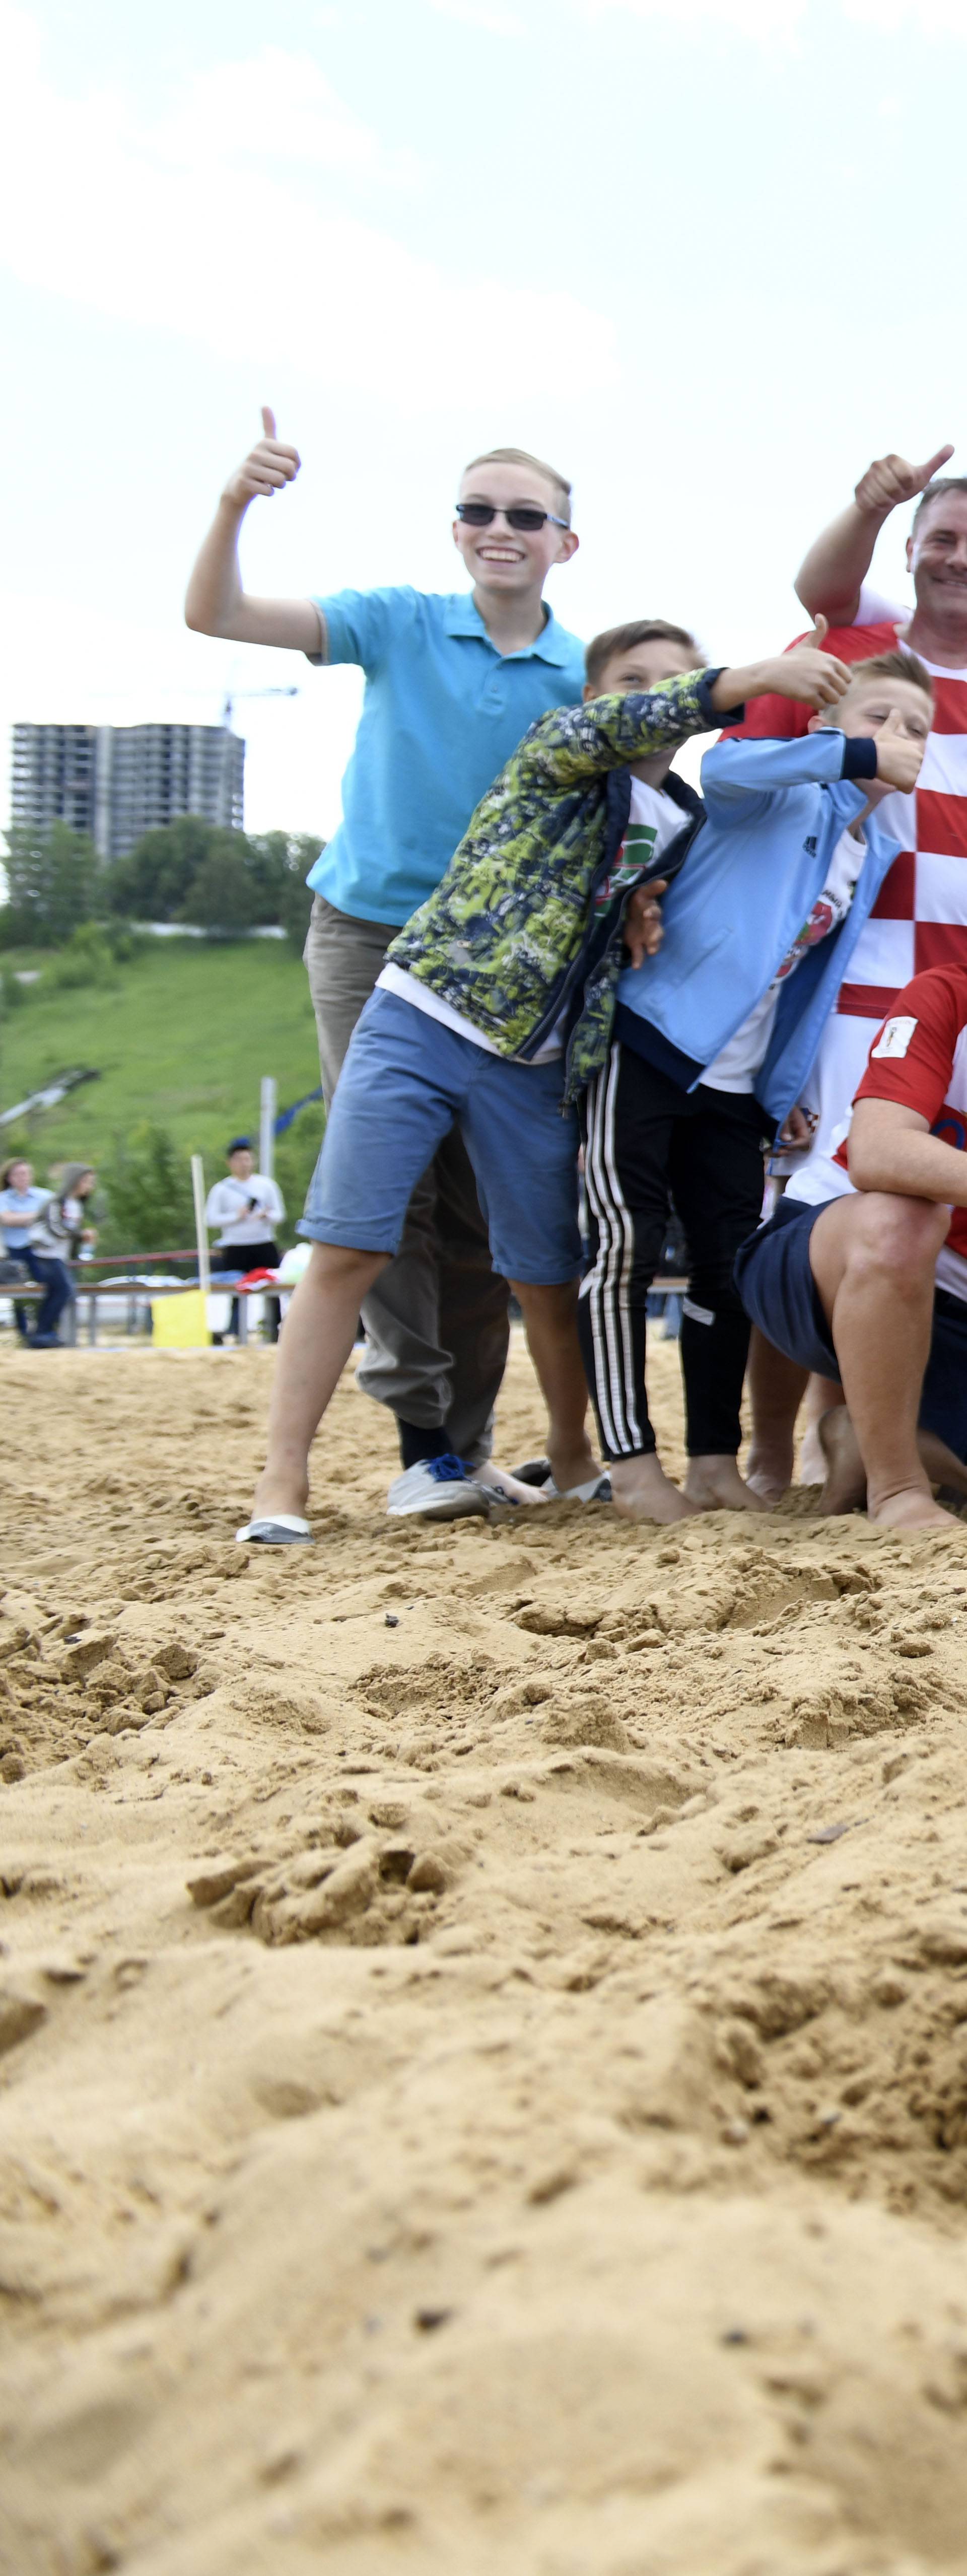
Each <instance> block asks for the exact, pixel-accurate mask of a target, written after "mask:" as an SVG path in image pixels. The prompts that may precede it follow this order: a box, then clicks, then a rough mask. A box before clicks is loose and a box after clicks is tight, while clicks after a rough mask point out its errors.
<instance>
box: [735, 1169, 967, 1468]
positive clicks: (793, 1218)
mask: <svg viewBox="0 0 967 2576" xmlns="http://www.w3.org/2000/svg"><path fill="white" fill-rule="evenodd" d="M837 1205H838V1201H836V1200H831V1199H825V1200H824V1201H823V1206H825V1207H833V1206H837ZM822 1212H823V1209H822V1207H810V1206H808V1205H807V1204H806V1202H805V1201H804V1200H802V1199H789V1198H784V1199H780V1201H779V1205H778V1207H777V1209H776V1212H775V1215H774V1216H771V1217H770V1218H769V1222H768V1224H767V1225H760V1227H759V1230H758V1233H757V1234H750V1235H749V1236H748V1237H747V1239H746V1241H745V1243H743V1244H742V1245H741V1247H740V1250H739V1252H738V1253H737V1255H736V1262H735V1284H736V1287H737V1289H738V1291H739V1295H740V1297H741V1299H742V1303H743V1306H744V1307H745V1311H746V1314H747V1315H751V1317H752V1321H753V1323H754V1324H758V1327H759V1331H760V1333H764V1334H765V1337H766V1340H767V1341H768V1342H774V1343H775V1347H776V1349H777V1351H784V1352H785V1354H786V1358H787V1359H790V1360H795V1361H797V1363H798V1365H799V1367H800V1368H804V1369H810V1370H812V1371H814V1372H815V1374H816V1375H817V1376H818V1377H832V1378H838V1377H839V1361H838V1359H837V1357H836V1352H835V1349H834V1347H833V1337H832V1334H831V1332H830V1329H829V1325H828V1323H827V1320H826V1316H825V1313H824V1311H823V1303H822V1299H821V1297H820V1294H819V1290H818V1288H817V1286H816V1282H815V1279H814V1278H813V1272H812V1263H811V1261H810V1257H809V1239H810V1236H811V1234H812V1230H813V1227H814V1225H815V1223H816V1219H817V1217H818V1216H821V1215H822ZM920 1428H921V1430H923V1431H935V1432H936V1433H937V1434H938V1436H939V1438H940V1439H941V1440H945V1441H946V1443H947V1447H948V1449H952V1450H953V1451H954V1453H955V1456H956V1457H958V1458H963V1459H964V1460H967V1304H965V1302H964V1299H963V1298H962V1297H951V1296H950V1295H949V1293H948V1291H947V1289H946V1288H936V1289H935V1290H934V1299H933V1340H932V1342H931V1344H930V1357H929V1359H928V1361H927V1366H926V1370H925V1373H924V1380H923V1392H922V1395H921V1399H920Z"/></svg>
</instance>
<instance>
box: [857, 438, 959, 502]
mask: <svg viewBox="0 0 967 2576" xmlns="http://www.w3.org/2000/svg"><path fill="white" fill-rule="evenodd" d="M953 452H954V451H953V448H952V447H938V448H937V451H936V454H935V455H933V456H931V457H928V459H927V462H926V464H925V465H908V463H907V460H906V457H905V456H878V457H877V458H876V460H875V462H874V464H872V465H868V466H867V469H866V472H865V474H861V475H860V479H859V482H858V484H857V486H856V506H857V509H858V510H862V512H863V514H864V517H867V518H872V519H887V518H889V515H890V511H891V510H896V509H898V507H899V505H900V503H901V501H915V500H916V497H917V494H918V492H925V491H926V488H927V485H928V483H932V481H933V478H934V475H935V474H939V473H940V470H941V467H942V466H944V465H946V464H947V462H948V459H949V458H950V457H951V456H952V455H953Z"/></svg>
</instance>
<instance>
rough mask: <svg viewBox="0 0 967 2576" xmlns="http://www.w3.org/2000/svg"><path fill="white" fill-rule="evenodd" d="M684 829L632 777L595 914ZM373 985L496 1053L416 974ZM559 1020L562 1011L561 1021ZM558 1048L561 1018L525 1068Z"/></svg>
mask: <svg viewBox="0 0 967 2576" xmlns="http://www.w3.org/2000/svg"><path fill="white" fill-rule="evenodd" d="M689 825H690V817H689V816H688V815H687V814H684V813H683V812H682V808H681V806H680V805H676V803H675V801H674V798H673V797H671V796H668V795H666V793H665V790H664V788H662V787H650V786H649V785H648V783H647V781H646V780H645V779H644V778H633V779H632V781H631V806H630V809H629V813H628V823H627V828H626V831H625V836H624V840H623V841H622V843H621V847H620V849H619V850H618V851H617V852H616V854H615V860H614V865H613V867H612V868H611V871H610V873H609V875H608V876H607V877H606V879H605V882H604V884H603V885H601V886H599V887H598V891H597V894H596V895H595V898H594V909H595V912H604V911H605V910H606V909H607V906H608V905H609V904H610V903H612V902H613V900H614V897H615V895H616V894H617V893H618V892H619V890H620V888H621V887H622V886H623V885H627V884H628V883H630V882H633V881H634V879H635V878H637V877H640V876H641V875H642V872H643V870H647V871H648V872H649V873H652V874H654V875H655V876H657V875H659V874H660V865H659V862H660V859H661V853H662V851H663V850H667V849H668V847H669V844H670V843H671V842H672V841H677V839H678V835H679V833H680V832H683V831H685V830H687V829H688V828H689ZM376 984H377V990H378V989H379V988H380V987H382V990H383V992H384V993H396V994H398V996H399V999H400V1001H402V1002H412V1003H413V1004H414V1005H415V1007H416V1009H417V1010H418V1011H424V1012H425V1013H426V1016H427V1019H430V1020H439V1021H440V1022H441V1024H442V1026H443V1027H444V1028H446V1029H452V1030H453V1032H454V1035H455V1036H456V1037H458V1038H468V1039H469V1041H470V1044H471V1046H478V1047H483V1049H484V1052H485V1054H487V1055H499V1053H500V1049H499V1047H497V1046H495V1045H494V1041H493V1038H487V1037H484V1035H483V1031H482V1030H481V1029H478V1028H475V1027H474V1024H473V1021H472V1020H468V1019H467V1018H466V1016H465V1014H464V1013H463V1012H462V1011H455V1010H454V1009H453V1006H452V1003H450V1002H444V1001H442V1000H441V997H440V995H439V993H434V992H432V991H431V989H430V986H429V985H428V984H424V983H423V982H422V981H421V979H420V977H419V975H411V974H410V973H409V971H408V969H407V968H406V967H405V966H394V965H392V964H390V965H388V966H384V967H383V969H382V972H381V974H379V975H377V978H376ZM563 1017H564V1013H563V1012H562V1014H561V1019H563ZM563 1045H564V1040H563V1037H562V1035H561V1020H557V1021H556V1022H555V1025H554V1027H553V1028H552V1029H550V1030H549V1031H548V1034H547V1037H546V1038H545V1040H544V1044H543V1046H542V1047H539V1048H538V1051H537V1054H536V1055H533V1056H529V1057H528V1058H527V1061H528V1063H529V1064H549V1063H550V1061H551V1059H552V1057H553V1056H556V1055H560V1054H561V1052H562V1049H563Z"/></svg>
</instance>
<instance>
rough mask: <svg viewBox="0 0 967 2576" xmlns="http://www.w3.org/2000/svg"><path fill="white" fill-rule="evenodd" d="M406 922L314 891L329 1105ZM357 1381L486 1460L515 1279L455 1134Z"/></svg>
mask: <svg viewBox="0 0 967 2576" xmlns="http://www.w3.org/2000/svg"><path fill="white" fill-rule="evenodd" d="M396 931H397V925H396V924H395V923H393V922H384V921H357V920H355V919H353V917H352V916H351V915H350V914H349V913H345V912H338V911H337V910H336V907H335V905H334V904H331V903H327V902H326V900H325V897H324V896H323V895H318V894H317V895H316V898H315V901H314V903H313V907H312V915H311V919H310V922H309V931H308V937H307V939H306V944H305V951H304V957H305V964H306V967H307V969H308V975H309V990H310V992H311V995H312V1004H313V1009H314V1011H315V1014H316V1027H317V1030H318V1033H319V1066H320V1071H321V1074H322V1088H323V1094H324V1097H325V1102H326V1107H327V1109H328V1107H329V1103H330V1101H331V1099H332V1096H333V1092H334V1091H335V1088H336V1084H337V1082H338V1079H339V1074H340V1070H341V1067H342V1063H343V1059H344V1057H345V1055H346V1052H347V1049H348V1046H349V1041H350V1038H351V1036H352V1033H353V1030H354V1028H355V1026H356V1022H357V1020H358V1018H359V1015H360V1012H361V1010H362V1008H363V1004H364V1003H365V1002H367V1001H368V1000H369V996H370V994H371V992H372V990H373V986H374V984H375V982H376V978H377V976H378V974H379V971H380V967H381V966H382V964H383V960H384V957H385V955H386V951H387V948H388V947H389V943H390V940H391V939H395V937H396ZM363 1322H364V1324H365V1326H366V1350H365V1355H364V1357H363V1361H362V1364H361V1367H360V1369H359V1372H358V1380H357V1383H358V1384H359V1386H361V1387H362V1389H363V1391H364V1393H365V1394H366V1395H372V1396H375V1398H376V1401H377V1403H379V1404H388V1405H389V1406H390V1407H391V1410H392V1411H393V1412H394V1413H395V1414H397V1415H399V1416H402V1419H403V1421H404V1422H411V1423H414V1424H415V1425H417V1426H418V1427H419V1428H420V1429H421V1430H441V1431H442V1430H443V1429H444V1428H446V1431H447V1434H448V1437H449V1441H450V1446H451V1448H452V1449H454V1450H456V1453H457V1456H458V1457H460V1458H465V1459H466V1460H467V1461H468V1463H469V1464H470V1465H471V1466H480V1465H481V1464H482V1462H483V1460H484V1459H485V1458H489V1456H490V1452H491V1449H492V1446H493V1413H494V1406H495V1404H496V1401H497V1396H498V1394H499V1392H500V1385H501V1380H502V1378H503V1374H504V1369H505V1367H506V1365H507V1349H508V1342H509V1338H510V1323H509V1316H508V1290H507V1282H506V1279H501V1278H499V1277H498V1275H497V1273H496V1271H495V1270H494V1268H493V1265H492V1263H491V1258H490V1248H489V1245H488V1242H487V1228H486V1224H485V1222H484V1218H483V1215H482V1213H481V1208H480V1201H479V1198H478V1196H477V1184H476V1180H475V1178H474V1173H473V1167H472V1164H471V1162H470V1158H469V1155H468V1153H467V1150H466V1146H465V1145H464V1143H463V1139H462V1137H461V1136H460V1134H459V1131H458V1129H456V1128H453V1129H452V1130H451V1133H450V1135H449V1136H448V1137H447V1138H446V1139H445V1142H444V1143H443V1144H442V1145H441V1146H440V1148H439V1151H438V1152H437V1153H436V1154H435V1155H434V1158H433V1161H432V1163H431V1164H430V1166H429V1169H428V1171H426V1172H424V1175H423V1178H422V1180H421V1181H419V1182H418V1183H417V1187H416V1189H415V1190H414V1192H413V1196H412V1198H411V1200H410V1204H409V1209H408V1212H407V1219H406V1226H405V1229H404V1233H403V1240H402V1243H401V1245H400V1248H399V1251H398V1253H397V1255H396V1258H395V1260H393V1261H391V1262H390V1263H389V1264H388V1266H387V1268H386V1269H385V1270H384V1271H382V1272H381V1274H380V1277H379V1279H378V1280H377V1282H376V1286H375V1288H372V1289H371V1290H370V1293H369V1296H368V1297H367V1299H366V1303H365V1305H364V1307H363Z"/></svg>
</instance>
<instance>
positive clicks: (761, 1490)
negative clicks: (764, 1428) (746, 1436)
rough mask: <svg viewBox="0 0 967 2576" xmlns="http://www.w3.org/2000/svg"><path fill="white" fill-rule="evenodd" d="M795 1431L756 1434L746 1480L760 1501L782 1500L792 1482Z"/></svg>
mask: <svg viewBox="0 0 967 2576" xmlns="http://www.w3.org/2000/svg"><path fill="white" fill-rule="evenodd" d="M792 1467H793V1448H792V1434H791V1432H790V1434H789V1436H788V1438H786V1437H785V1435H780V1436H779V1437H778V1438H776V1439H770V1438H769V1437H768V1436H765V1437H764V1436H763V1435H762V1434H761V1433H759V1432H755V1433H754V1434H753V1439H752V1446H751V1449H750V1451H749V1464H748V1467H747V1469H746V1477H745V1481H746V1484H747V1485H748V1488H749V1492H750V1494H758V1497H759V1501H760V1502H761V1503H766V1504H769V1503H781V1501H782V1497H783V1495H784V1494H787V1493H788V1491H789V1487H790V1485H791V1483H792Z"/></svg>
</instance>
